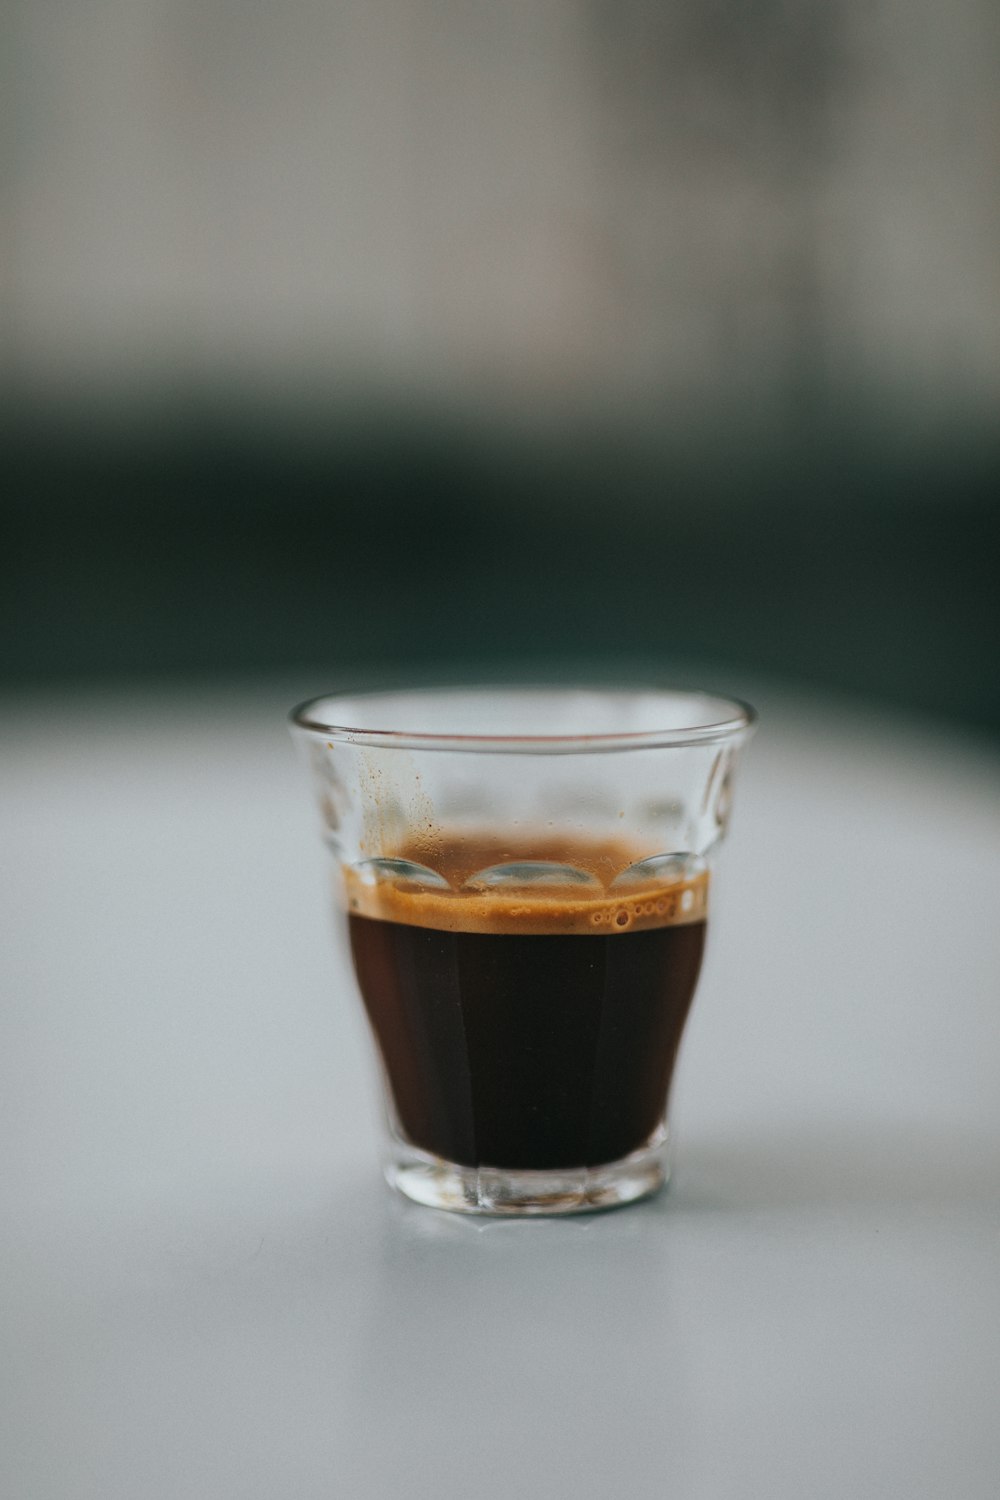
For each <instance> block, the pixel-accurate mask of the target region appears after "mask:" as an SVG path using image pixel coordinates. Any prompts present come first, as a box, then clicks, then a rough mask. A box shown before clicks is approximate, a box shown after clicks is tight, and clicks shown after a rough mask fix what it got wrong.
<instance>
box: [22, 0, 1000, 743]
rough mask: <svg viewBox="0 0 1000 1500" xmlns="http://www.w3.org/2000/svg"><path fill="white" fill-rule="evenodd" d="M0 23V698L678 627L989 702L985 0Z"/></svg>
mask: <svg viewBox="0 0 1000 1500" xmlns="http://www.w3.org/2000/svg"><path fill="white" fill-rule="evenodd" d="M0 32H2V35H0V69H2V77H0V110H2V112H3V121H4V136H5V142H4V151H3V153H2V165H0V453H2V455H3V457H4V459H5V460H6V459H9V460H11V462H10V464H9V467H10V468H11V470H12V475H13V482H11V483H9V484H7V483H4V484H3V485H2V486H0V687H2V686H3V685H4V684H8V685H9V684H13V685H22V686H23V685H24V684H29V685H30V684H32V683H34V682H36V681H37V682H44V683H51V682H52V681H54V680H60V681H66V680H70V681H75V680H77V679H80V680H92V679H95V678H101V677H109V676H118V677H124V676H133V677H134V676H149V675H151V674H161V675H162V674H166V673H184V674H189V675H190V674H195V675H198V674H200V675H202V676H204V675H205V674H218V673H220V672H243V671H262V670H282V671H284V670H286V669H287V668H290V667H296V666H299V665H304V664H307V663H308V664H311V666H310V671H312V669H313V668H315V680H316V682H317V684H319V683H321V682H322V681H323V680H327V681H330V682H334V681H337V680H342V678H343V676H344V674H345V673H348V674H349V675H352V676H353V677H354V678H355V679H357V678H365V679H371V678H373V677H382V676H384V675H387V674H388V675H392V674H396V675H399V674H403V675H410V674H414V673H426V674H431V675H440V674H441V673H442V672H451V673H454V674H457V675H462V676H465V677H476V676H479V675H481V674H483V673H484V672H486V671H489V670H491V669H493V668H495V669H497V670H499V669H501V668H502V667H503V665H504V663H506V662H513V663H516V664H522V663H527V664H528V665H529V667H530V665H531V663H532V662H533V661H535V660H536V659H537V660H540V661H545V662H551V661H553V660H555V661H557V663H558V664H559V665H558V666H557V670H560V671H562V670H566V671H570V670H586V669H587V665H588V663H591V662H593V661H595V660H598V659H600V660H602V661H603V660H613V661H619V662H624V663H625V664H626V665H627V666H628V668H629V670H631V671H633V672H634V673H640V672H651V673H654V674H660V675H662V674H668V673H672V672H673V671H675V670H676V669H677V667H678V666H679V665H682V664H685V663H688V664H695V665H696V666H697V667H698V671H699V673H700V674H701V673H702V671H703V669H704V675H706V676H709V677H712V679H713V680H721V681H723V682H724V683H725V684H726V685H728V686H733V685H735V686H738V685H739V683H740V682H741V681H744V680H746V679H747V677H748V676H749V677H751V678H752V677H753V676H754V675H766V676H769V677H772V678H775V677H776V678H781V679H784V680H786V681H789V680H794V681H795V682H796V683H806V684H807V685H809V686H810V687H813V686H815V687H820V688H823V689H825V690H830V689H834V690H840V691H846V692H850V693H852V694H862V695H865V696H867V697H869V698H872V699H875V700H877V701H879V702H880V703H887V702H892V703H896V704H900V705H902V706H904V707H908V708H916V709H918V710H921V711H928V712H932V713H939V714H946V715H950V716H952V717H955V718H960V719H963V720H965V721H966V722H969V723H975V724H977V725H979V726H980V727H982V728H986V729H987V730H989V731H991V732H993V733H995V734H1000V681H998V679H997V674H996V660H997V658H998V655H1000V600H998V594H997V587H996V578H997V574H998V570H1000V509H998V504H997V496H998V495H1000V429H998V427H997V423H996V412H997V409H998V398H1000V297H998V291H1000V286H998V281H1000V214H998V206H1000V188H998V183H997V167H998V156H997V144H998V140H1000V89H998V86H997V78H998V71H997V65H998V62H1000V50H998V45H997V43H998V11H997V8H996V5H995V0H948V4H947V5H942V4H940V3H939V0H907V3H905V4H904V3H902V0H801V3H798V4H795V3H791V0H787V3H783V0H673V3H658V4H653V3H650V0H490V3H485V0H284V3H281V4H278V3H276V0H197V3H196V0H0ZM4 477H6V476H4Z"/></svg>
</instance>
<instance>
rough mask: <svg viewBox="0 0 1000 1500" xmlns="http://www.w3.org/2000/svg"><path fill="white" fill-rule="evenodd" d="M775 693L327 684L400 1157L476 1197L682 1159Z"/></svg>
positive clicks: (611, 1201)
mask: <svg viewBox="0 0 1000 1500" xmlns="http://www.w3.org/2000/svg"><path fill="white" fill-rule="evenodd" d="M754 722H755V714H754V711H753V709H751V708H750V707H749V706H748V705H747V704H745V703H740V702H738V701H736V700H734V699H728V698H720V697H715V696H711V695H708V694H703V693H687V692H673V691H664V690H660V689H648V690H647V689H641V690H632V689H630V690H622V689H586V690H584V689H577V688H537V687H535V688H502V689H498V688H476V689H441V690H434V691H430V690H414V691H406V692H399V693H371V694H362V695H350V696H348V695H344V696H331V697H325V698H317V699H313V700H311V701H310V702H308V703H305V704H303V705H302V706H301V707H299V708H297V709H296V710H294V711H293V714H292V727H293V732H294V734H295V735H296V738H297V739H298V740H299V742H300V744H301V746H302V748H303V749H304V752H305V755H306V757H307V760H308V764H309V766H310V769H311V773H312V778H313V783H314V787H315V791H316V795H317V798H318V801H319V806H320V812H321V815H322V820H323V826H324V829H325V836H326V842H327V844H328V846H329V849H330V852H331V854H332V856H333V863H334V886H335V895H334V901H335V907H336V911H337V915H338V924H339V925H338V931H339V933H340V940H341V941H343V942H344V943H345V944H347V945H348V947H349V950H350V954H351V958H352V962H353V969H354V974H355V976H356V980H357V985H358V989H359V991H360V995H361V999H362V1001H363V1003H364V1007H365V1010H366V1012H367V1016H368V1021H369V1024H370V1028H371V1032H372V1035H373V1038H374V1041H375V1046H376V1051H377V1055H378V1058H379V1061H380V1064H381V1075H382V1078H383V1082H384V1095H385V1103H386V1115H387V1126H388V1130H387V1137H386V1142H385V1174H386V1177H387V1179H388V1181H389V1182H390V1183H391V1184H392V1185H393V1186H395V1187H396V1188H398V1189H399V1190H400V1191H401V1192H402V1193H404V1194H405V1195H406V1196H407V1197H409V1198H412V1199H414V1200H415V1201H416V1202H418V1203H423V1204H427V1205H430V1206H433V1207H436V1208H447V1209H455V1210H459V1211H462V1212H466V1213H494V1214H500V1213H502V1214H539V1213H546V1214H553V1213H572V1212H578V1211H584V1210H590V1209H596V1208H610V1207H614V1206H616V1205H618V1204H622V1203H628V1202H631V1201H632V1200H634V1199H636V1198H641V1197H644V1196H646V1195H647V1194H649V1193H652V1192H655V1191H656V1190H657V1188H659V1187H661V1186H662V1185H663V1183H664V1182H665V1181H666V1179H667V1175H668V1169H667V1106H668V1101H669V1094H670V1083H671V1077H672V1074H673V1069H674V1063H675V1060H676V1056H677V1050H678V1046H679V1044H680V1040H681V1035H682V1032H683V1028H684V1022H685V1019H686V1016H687V1013H688V1008H689V1006H690V1003H691V999H692V996H693V993H694V989H695V985H696V983H697V978H698V970H699V968H700V964H701V957H702V951H703V946H704V939H705V930H706V918H707V913H708V905H709V893H710V880H711V862H712V857H713V855H714V851H715V849H716V847H717V845H718V844H719V841H720V839H721V838H722V836H723V834H724V833H725V831H726V827H727V824H728V822H729V815H730V808H731V804H732V788H733V776H734V772H735V769H736V762H737V757H738V755H739V752H740V749H741V747H742V746H743V745H744V744H745V743H746V741H747V739H748V738H749V736H750V734H751V732H752V730H753V726H754Z"/></svg>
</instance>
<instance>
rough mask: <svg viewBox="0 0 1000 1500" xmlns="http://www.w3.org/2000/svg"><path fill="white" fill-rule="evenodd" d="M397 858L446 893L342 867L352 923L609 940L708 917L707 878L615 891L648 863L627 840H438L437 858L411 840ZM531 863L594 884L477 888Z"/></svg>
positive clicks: (642, 882)
mask: <svg viewBox="0 0 1000 1500" xmlns="http://www.w3.org/2000/svg"><path fill="white" fill-rule="evenodd" d="M391 857H392V858H393V859H394V860H399V861H406V862H408V863H412V864H415V865H423V864H426V865H427V866H428V867H429V868H430V869H432V870H433V871H434V873H435V875H436V876H437V877H438V878H439V879H440V880H442V881H443V882H446V885H444V884H442V885H438V884H436V883H435V884H433V885H431V884H421V883H420V881H419V879H417V878H410V877H408V876H394V875H392V874H388V873H386V874H383V875H382V876H381V877H380V878H376V879H373V878H372V877H371V874H370V872H368V873H365V872H363V871H359V870H356V869H352V868H350V867H346V868H345V869H344V871H343V876H344V892H343V898H344V904H345V906H346V909H347V911H348V912H349V913H350V914H351V915H352V916H360V917H373V918H375V919H377V920H379V921H383V922H400V923H403V924H405V925H407V926H411V927H431V928H436V929H438V930H439V931H442V932H478V933H507V934H521V935H529V934H535V935H538V936H546V935H547V936H559V935H567V936H568V935H571V934H572V935H576V936H584V935H588V936H591V937H593V936H600V937H609V936H616V935H621V934H624V933H627V932H637V931H642V930H643V929H649V928H656V927H669V926H679V925H687V924H690V923H693V922H703V921H704V920H705V918H706V916H707V912H708V872H707V870H699V871H697V873H693V874H691V875H689V876H684V877H682V878H680V879H676V878H675V879H672V880H668V879H664V878H656V876H648V877H645V878H642V879H637V880H636V881H635V882H634V883H633V882H632V881H629V883H628V884H627V885H623V886H621V887H619V888H617V889H612V882H613V881H614V880H615V879H616V878H617V877H618V876H619V875H621V874H622V872H623V871H625V870H628V869H629V868H630V866H632V865H633V864H635V863H637V862H638V861H639V860H642V859H643V858H644V857H646V854H645V852H644V851H641V850H640V851H637V850H636V849H635V848H634V847H632V846H630V845H627V844H625V843H624V842H621V841H613V840H606V841H603V842H596V841H595V842H592V843H585V842H583V841H582V840H581V841H570V840H567V839H565V838H563V839H559V840H556V839H552V838H545V837H541V838H537V839H524V840H517V841H515V840H513V839H501V838H498V837H496V836H494V835H489V834H485V835H484V834H470V835H467V836H464V837H461V838H459V837H453V838H451V839H449V838H435V840H434V845H433V854H432V855H431V851H430V849H429V848H428V847H427V846H426V844H425V843H423V842H422V841H420V840H411V841H409V842H408V843H405V844H403V845H401V846H400V847H399V848H397V849H395V850H393V853H392V856H391ZM526 862H527V863H531V864H537V863H540V862H543V863H546V864H554V865H562V866H567V865H568V866H570V867H572V869H573V870H576V871H579V872H581V874H582V875H585V876H587V877H589V880H588V883H587V884H586V885H567V884H562V883H555V882H553V883H552V884H546V883H544V881H543V882H542V883H536V882H534V881H533V882H532V883H531V884H530V885H516V884H501V885H495V886H492V887H490V886H485V885H483V884H480V883H478V882H477V881H476V875H477V873H478V872H480V871H483V870H487V869H492V868H495V867H496V866H498V865H501V866H502V865H508V864H523V863H526Z"/></svg>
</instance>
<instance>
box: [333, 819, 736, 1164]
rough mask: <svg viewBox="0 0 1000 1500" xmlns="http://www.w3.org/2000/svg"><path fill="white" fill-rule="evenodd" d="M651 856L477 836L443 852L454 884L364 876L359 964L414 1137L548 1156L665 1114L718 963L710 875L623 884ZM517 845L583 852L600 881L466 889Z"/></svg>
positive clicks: (545, 1159) (476, 1154)
mask: <svg viewBox="0 0 1000 1500" xmlns="http://www.w3.org/2000/svg"><path fill="white" fill-rule="evenodd" d="M402 857H406V858H419V855H418V854H417V853H416V851H412V852H410V851H402ZM635 857H636V856H635V852H634V851H628V850H626V849H624V848H622V847H620V846H614V845H610V844H609V845H603V846H597V845H591V846H588V847H582V846H574V847H572V848H567V846H566V845H565V843H563V844H562V845H560V847H559V849H558V851H557V850H556V849H555V848H554V847H552V846H546V845H544V844H543V843H540V842H538V841H536V842H535V843H534V844H533V845H532V846H531V852H530V853H525V852H524V851H523V850H522V851H514V852H512V851H511V850H509V849H507V848H502V847H501V845H500V843H499V842H498V841H495V840H478V841H475V843H472V842H470V841H469V840H465V841H463V842H462V843H461V844H458V843H456V844H455V845H454V846H451V847H449V846H447V845H445V846H443V847H439V848H438V849H437V850H436V851H435V857H434V860H433V868H434V869H435V870H437V871H439V872H441V873H442V874H443V875H444V876H445V877H446V878H447V879H448V881H449V885H450V889H447V890H427V889H421V888H418V887H416V886H414V885H412V884H407V883H406V882H402V881H400V882H392V881H389V882H386V881H383V882H380V883H379V884H377V885H374V886H371V885H362V884H361V883H360V882H358V881H355V880H350V881H349V884H348V920H349V927H350V937H351V951H352V954H353V957H354V965H355V969H356V972H357V976H358V981H359V985H360V988H361V993H362V996H363V998H364V1002H365V1007H366V1010H367V1012H368V1017H369V1020H370V1022H371V1025H372V1029H373V1031H374V1033H375V1038H376V1041H377V1043H378V1047H379V1051H380V1053H381V1056H382V1060H383V1063H384V1065H385V1071H386V1074H387V1078H388V1082H389V1087H390V1089H391V1091H392V1095H393V1100H394V1104H395V1109H396V1114H397V1117H398V1120H399V1123H400V1125H401V1127H402V1130H403V1133H404V1134H405V1135H406V1137H407V1138H408V1139H409V1140H410V1141H411V1142H412V1143H413V1144H414V1145H416V1146H419V1147H421V1148H422V1149H423V1150H425V1151H427V1152H430V1153H431V1154H432V1155H435V1156H439V1157H443V1158H444V1159H445V1160H447V1161H452V1162H458V1163H460V1164H463V1165H467V1166H495V1167H508V1168H520V1169H524V1168H535V1169H539V1170H545V1169H556V1168H567V1167H582V1166H596V1165H599V1164H601V1163H605V1162H611V1161H615V1160H617V1159H618V1158H620V1157H622V1156H625V1155H627V1154H628V1153H629V1152H631V1151H635V1150H637V1149H638V1148H639V1147H640V1146H642V1145H643V1144H644V1143H645V1142H646V1141H647V1140H648V1139H649V1137H650V1136H651V1135H652V1133H653V1132H654V1131H655V1130H656V1128H657V1126H658V1124H659V1123H660V1121H661V1120H662V1119H663V1116H664V1112H665V1109H666V1103H667V1095H668V1092H669V1088H670V1080H671V1076H672V1073H673V1068H674V1062H675V1059H676V1056H677V1049H678V1046H679V1044H680V1039H681V1033H682V1031H683V1027H684V1022H685V1020H686V1018H687V1013H688V1009H689V1007H690V1004H691V999H692V996H693V994H694V988H695V984H696V982H697V979H698V971H699V968H700V966H701V957H702V950H703V948H704V941H705V905H706V897H707V883H706V877H705V876H704V875H702V876H699V877H697V878H696V879H694V880H692V881H687V882H684V883H680V882H675V883H674V884H672V885H662V884H661V885H657V884H655V883H654V882H650V883H649V884H647V885H643V886H641V887H638V888H636V889H635V890H634V891H633V890H629V892H628V893H627V895H626V896H625V897H623V896H622V895H621V894H620V893H619V892H617V891H613V890H610V889H609V886H610V884H611V881H612V880H613V878H614V876H615V875H616V874H618V873H619V872H620V871H621V870H622V869H624V868H625V867H626V866H627V865H629V864H630V863H631V862H632V860H633V859H634V858H635ZM518 858H519V859H532V860H538V859H545V860H552V859H556V860H558V861H559V862H561V863H566V864H572V865H573V866H575V867H576V868H578V869H583V870H585V871H588V872H589V873H590V874H591V875H592V876H594V877H596V880H595V884H594V885H593V887H587V888H583V889H581V890H579V891H574V889H573V888H572V887H571V888H569V889H568V890H567V889H566V888H563V887H560V888H558V889H557V888H556V887H554V886H549V887H546V888H543V889H530V890H518V891H514V892H512V891H510V890H509V889H504V890H483V889H482V888H475V889H472V890H465V891H463V890H461V889H460V887H461V886H462V885H463V883H464V881H465V880H466V879H468V876H469V875H470V874H471V873H472V872H473V871H475V870H478V869H482V868H484V867H485V866H488V865H490V864H495V863H501V862H504V861H505V860H511V859H518ZM425 860H426V856H425ZM421 862H424V861H421ZM426 862H427V863H430V861H429V860H426Z"/></svg>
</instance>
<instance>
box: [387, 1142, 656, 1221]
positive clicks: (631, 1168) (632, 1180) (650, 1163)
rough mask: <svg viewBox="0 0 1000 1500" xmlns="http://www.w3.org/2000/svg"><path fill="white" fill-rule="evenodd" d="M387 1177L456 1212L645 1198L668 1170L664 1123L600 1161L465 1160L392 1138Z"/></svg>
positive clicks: (417, 1197) (575, 1208) (416, 1198)
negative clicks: (485, 1163) (542, 1165)
mask: <svg viewBox="0 0 1000 1500" xmlns="http://www.w3.org/2000/svg"><path fill="white" fill-rule="evenodd" d="M385 1176H386V1180H387V1181H388V1182H389V1184H390V1185H391V1186H392V1187H394V1188H396V1189H397V1190H398V1191H399V1192H401V1193H402V1194H403V1195H404V1197H407V1198H411V1199H412V1200H413V1202H414V1203H422V1204H423V1205H424V1206H425V1207H427V1208H444V1209H448V1210H450V1211H451V1212H452V1213H461V1214H503V1215H505V1216H511V1217H514V1216H522V1217H525V1216H529V1215H532V1214H539V1215H540V1214H582V1213H592V1212H594V1211H595V1210H597V1209H604V1208H621V1207H622V1206H623V1205H624V1204H626V1203H634V1202H635V1201H636V1200H637V1199H639V1198H648V1197H649V1196H650V1195H651V1194H652V1193H656V1192H658V1191H659V1190H660V1188H662V1187H663V1186H664V1185H665V1184H666V1182H667V1181H668V1180H669V1177H670V1168H669V1163H668V1160H667V1130H666V1127H664V1126H661V1127H660V1128H659V1129H658V1130H656V1131H655V1133H654V1134H653V1135H652V1136H651V1137H650V1139H649V1140H648V1141H647V1142H646V1144H645V1145H644V1146H642V1147H641V1148H640V1149H639V1150H638V1151H633V1152H631V1153H630V1155H628V1156H623V1157H622V1158H621V1160H620V1161H613V1162H608V1163H606V1164H605V1165H603V1166H599V1167H560V1168H557V1169H554V1170H552V1171H541V1172H540V1171H523V1170H518V1169H513V1168H510V1169H509V1168H505V1167H463V1166H459V1165H458V1164H456V1163H455V1162H450V1161H443V1160H442V1159H441V1158H440V1157H438V1156H430V1155H429V1154H428V1153H427V1152H426V1151H420V1150H419V1149H418V1148H417V1147H416V1146H411V1145H409V1143H408V1142H406V1141H402V1140H399V1139H395V1140H393V1141H392V1143H391V1146H390V1148H389V1154H388V1157H387V1159H386V1163H385Z"/></svg>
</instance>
